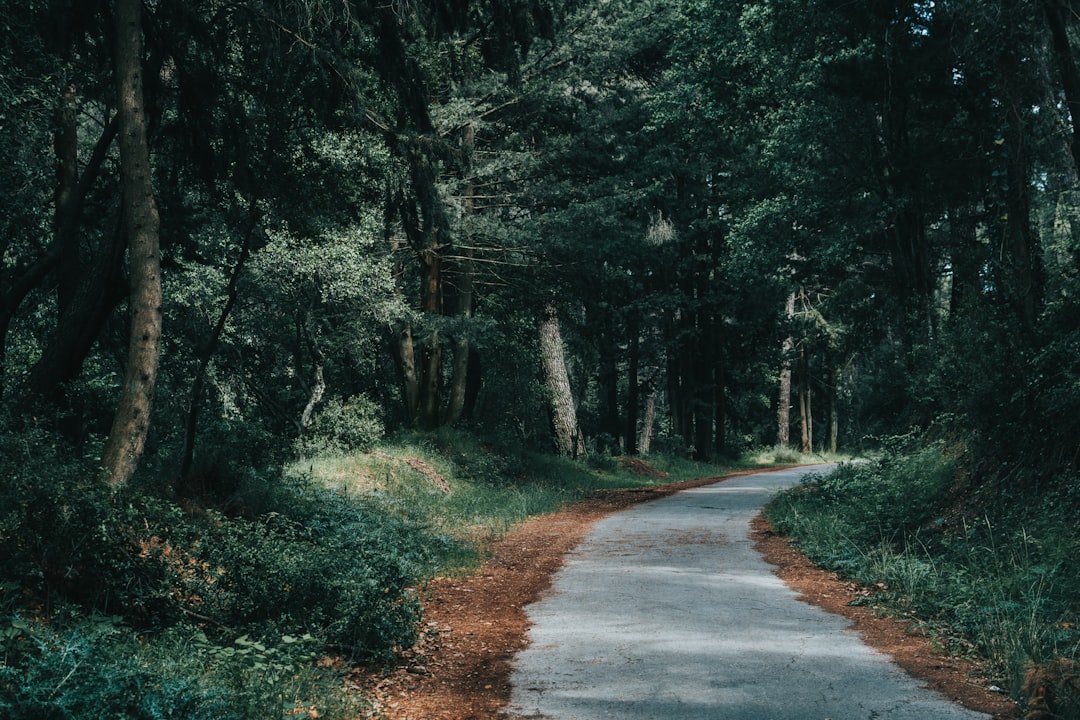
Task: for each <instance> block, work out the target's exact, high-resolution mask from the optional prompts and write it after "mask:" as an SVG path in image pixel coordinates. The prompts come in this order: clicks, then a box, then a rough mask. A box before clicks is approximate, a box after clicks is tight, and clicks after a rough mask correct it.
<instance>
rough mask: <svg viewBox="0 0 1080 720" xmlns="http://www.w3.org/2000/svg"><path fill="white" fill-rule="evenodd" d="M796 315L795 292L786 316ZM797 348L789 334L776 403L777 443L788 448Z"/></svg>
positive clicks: (783, 355)
mask: <svg viewBox="0 0 1080 720" xmlns="http://www.w3.org/2000/svg"><path fill="white" fill-rule="evenodd" d="M794 316H795V293H791V294H790V295H788V299H787V304H786V305H785V306H784V317H785V318H787V319H788V320H791V318H793V317H794ZM794 350H795V338H793V337H791V336H790V335H788V336H787V337H785V338H784V344H783V347H782V348H781V353H782V357H781V361H780V362H781V364H780V396H779V398H778V400H777V403H776V421H777V422H776V445H777V446H778V447H780V448H787V447H789V446H790V445H791V354H792V352H794Z"/></svg>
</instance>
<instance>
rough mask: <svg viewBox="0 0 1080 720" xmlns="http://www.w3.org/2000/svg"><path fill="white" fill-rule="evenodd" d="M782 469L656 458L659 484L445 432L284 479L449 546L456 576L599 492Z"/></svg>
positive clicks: (612, 466)
mask: <svg viewBox="0 0 1080 720" xmlns="http://www.w3.org/2000/svg"><path fill="white" fill-rule="evenodd" d="M776 464H778V463H777V462H776V461H775V460H774V458H773V457H772V456H771V455H770V454H767V453H766V454H760V455H755V456H753V457H748V458H743V459H734V460H731V461H729V462H727V463H725V464H723V465H719V466H718V465H714V464H706V463H700V462H695V461H692V460H688V459H684V458H671V457H661V456H656V457H651V458H649V459H648V465H649V467H651V468H653V469H655V470H656V471H658V473H659V474H663V477H655V476H649V475H642V474H638V473H635V472H633V471H631V470H629V469H626V468H624V467H623V466H622V465H621V464H620V463H619V462H618V461H617V460H616V459H615V458H610V457H604V458H595V459H592V460H590V461H586V462H575V461H572V460H568V459H564V458H558V457H554V456H551V455H544V454H538V453H528V452H521V451H505V450H500V449H497V448H494V447H492V446H490V445H487V444H485V443H483V442H482V441H481V440H479V439H477V438H475V437H473V436H470V435H467V434H464V433H456V432H450V431H443V432H440V433H438V434H433V435H422V434H407V435H402V436H399V437H398V438H397V439H395V440H394V441H391V442H389V443H385V444H383V445H382V446H381V447H379V448H378V449H376V450H374V451H372V452H368V453H356V454H347V455H321V456H318V457H314V458H305V459H302V460H299V461H297V462H296V463H294V464H292V465H291V466H290V467H289V468H288V470H287V472H288V473H289V474H291V475H293V476H306V477H309V478H310V479H311V480H312V481H313V482H314V483H315V484H317V485H319V486H322V487H325V488H328V489H332V490H334V491H336V492H338V493H341V494H345V495H348V496H350V497H353V498H355V499H356V501H357V502H360V503H361V504H363V505H364V506H365V507H368V508H371V509H372V510H374V511H376V512H379V513H385V514H387V515H390V516H392V517H394V518H397V519H399V520H401V521H404V522H405V523H407V524H408V525H410V526H413V527H415V528H422V529H423V530H424V531H425V532H427V533H430V534H432V535H433V536H436V537H440V538H442V539H444V541H445V542H443V543H442V544H441V546H440V548H441V550H440V552H441V556H440V557H439V558H438V561H437V563H436V565H435V567H433V568H432V572H433V573H437V574H453V573H461V572H467V571H469V570H470V569H471V568H473V567H475V566H476V564H477V562H478V561H479V560H481V559H482V557H483V552H484V548H485V547H487V546H488V545H489V544H490V543H491V542H492V541H494V540H496V539H497V538H499V537H501V536H503V535H504V534H505V533H506V532H508V531H509V530H510V528H512V527H513V526H514V525H515V524H517V523H520V522H522V521H524V520H527V519H528V518H530V517H533V516H536V515H542V514H546V513H550V512H554V511H556V510H558V509H559V508H560V507H562V506H563V505H565V504H567V503H570V502H574V501H575V500H581V499H583V498H585V497H587V496H588V495H589V494H591V493H593V492H596V491H600V490H617V489H627V488H640V487H651V486H657V485H663V484H667V483H672V482H678V481H680V480H688V479H694V478H700V477H708V476H710V475H721V474H724V473H725V472H729V471H731V470H737V469H745V468H754V467H769V466H772V465H776Z"/></svg>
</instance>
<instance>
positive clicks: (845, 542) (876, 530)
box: [770, 446, 953, 555]
mask: <svg viewBox="0 0 1080 720" xmlns="http://www.w3.org/2000/svg"><path fill="white" fill-rule="evenodd" d="M952 483H953V470H952V468H951V467H950V465H949V464H948V463H947V462H945V461H944V460H943V459H942V456H941V448H940V447H938V446H931V447H929V448H926V449H924V450H921V451H919V452H917V453H915V454H914V455H911V456H907V457H904V456H895V455H889V456H886V457H884V458H882V459H880V460H873V461H869V462H865V463H863V462H859V463H848V464H844V465H841V466H840V468H838V469H837V470H836V471H835V472H832V473H830V474H828V475H826V476H824V477H816V478H813V479H811V480H809V481H808V482H807V483H806V484H804V485H803V486H802V488H801V489H800V491H799V492H797V493H791V494H788V495H785V496H783V497H784V498H786V500H782V501H776V502H774V503H773V505H772V506H771V507H772V510H771V511H770V512H771V516H770V517H771V518H772V519H773V520H774V522H775V523H776V527H777V529H778V530H780V531H781V532H784V533H791V534H795V535H797V536H799V537H802V536H803V533H802V532H800V529H801V528H803V527H806V528H813V527H815V526H816V524H817V521H818V520H819V519H821V518H825V517H827V518H828V519H829V520H828V522H829V523H830V525H831V526H830V528H829V531H828V532H822V533H815V536H814V539H813V540H808V542H813V543H820V544H821V546H822V547H829V548H830V549H831V550H833V551H834V552H840V553H841V554H844V555H846V554H847V553H846V552H845V551H844V547H845V546H848V547H866V546H867V545H870V544H876V543H878V542H880V541H884V542H903V541H904V539H905V538H907V537H908V536H910V535H912V534H914V533H915V532H917V531H918V530H919V529H920V528H922V527H924V526H926V525H927V524H928V523H930V522H931V521H933V520H934V519H935V516H936V513H938V512H939V511H940V508H941V507H942V506H943V504H944V501H945V499H946V497H947V496H948V492H949V490H950V489H951V487H952ZM832 523H835V524H834V525H833V524H832Z"/></svg>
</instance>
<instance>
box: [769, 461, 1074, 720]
mask: <svg viewBox="0 0 1080 720" xmlns="http://www.w3.org/2000/svg"><path fill="white" fill-rule="evenodd" d="M959 476H960V473H958V472H957V468H956V467H955V466H954V464H953V463H952V462H951V461H949V460H948V459H946V457H945V456H944V455H943V453H942V449H941V447H939V446H932V447H929V448H925V449H923V450H920V451H918V452H915V453H914V454H911V455H908V456H902V455H897V454H890V455H886V456H885V457H883V458H882V459H880V460H876V461H872V462H867V463H860V464H847V465H843V466H841V467H840V468H839V469H838V470H837V471H836V472H834V473H832V474H830V475H827V476H824V477H812V478H808V479H807V481H806V482H804V483H803V484H802V485H800V486H799V487H797V488H793V489H792V490H790V491H788V492H786V493H783V494H781V495H779V496H778V497H776V498H775V499H774V500H773V501H772V502H771V503H770V505H769V506H768V508H767V509H766V514H767V516H768V517H769V520H770V522H771V523H772V524H773V526H774V527H775V528H776V529H777V531H779V532H781V533H783V534H787V535H790V536H792V537H793V538H795V539H796V541H797V543H798V545H799V546H800V548H801V549H802V550H803V551H804V552H806V554H807V555H808V556H809V557H810V558H811V559H813V560H814V561H816V562H819V563H821V564H823V565H825V566H826V567H829V568H831V569H833V570H836V571H838V572H839V573H841V574H842V575H843V576H845V577H847V578H849V579H853V580H855V581H858V582H860V583H862V584H863V585H864V586H865V587H867V588H870V589H872V590H874V593H873V594H872V596H871V597H870V598H869V599H868V600H867V601H866V602H868V603H871V604H873V605H874V606H875V607H878V608H887V611H888V612H892V613H895V614H898V615H901V616H904V617H907V618H909V619H910V620H911V622H912V623H914V624H918V625H921V626H922V627H923V628H924V629H925V630H926V631H927V632H929V633H930V635H931V637H933V638H935V640H936V642H938V643H939V644H940V645H941V647H942V648H943V649H946V650H949V651H951V652H954V653H958V654H968V655H972V656H977V657H981V658H986V659H989V660H990V662H991V667H992V669H993V672H995V673H996V674H997V678H996V682H997V683H998V684H999V685H1001V686H1003V687H1006V688H1007V689H1008V690H1009V691H1010V692H1011V693H1012V694H1013V695H1014V696H1015V697H1017V698H1018V699H1021V700H1022V701H1030V700H1031V699H1032V698H1031V697H1030V694H1031V693H1032V692H1033V691H1032V690H1031V689H1030V688H1025V675H1029V674H1030V673H1033V672H1038V671H1039V670H1040V669H1044V668H1051V667H1053V668H1065V669H1064V670H1063V671H1062V672H1060V673H1059V675H1060V678H1059V679H1058V680H1056V681H1055V684H1056V687H1055V688H1054V691H1053V692H1054V694H1055V695H1056V697H1055V701H1054V702H1055V704H1056V707H1055V712H1056V713H1057V714H1058V716H1060V717H1062V718H1072V719H1076V718H1080V697H1078V690H1080V674H1078V673H1077V668H1078V666H1077V664H1076V663H1077V662H1078V661H1080V631H1078V630H1077V622H1078V617H1077V615H1078V612H1080V606H1078V605H1077V601H1076V598H1077V597H1080V572H1078V567H1077V562H1076V557H1077V553H1078V551H1080V533H1078V531H1077V522H1076V521H1077V517H1076V513H1077V510H1076V508H1077V505H1076V503H1075V500H1076V498H1075V497H1074V498H1069V497H1066V496H1067V495H1068V493H1069V492H1075V491H1069V490H1066V489H1065V488H1070V487H1073V488H1074V487H1075V486H1076V482H1071V483H1069V482H1065V483H1059V484H1058V488H1059V490H1058V491H1057V492H1056V493H1051V494H1047V495H1044V496H1043V497H1042V498H1041V499H1040V500H1038V501H1035V502H1034V504H1032V502H1024V501H1023V498H1024V497H1025V495H1023V494H1022V493H1010V492H1009V489H1008V488H1004V489H1001V490H999V493H1000V497H998V498H996V499H995V501H994V502H985V501H984V502H983V504H982V506H981V507H980V511H979V512H978V513H977V514H976V513H974V512H973V510H972V507H971V505H970V503H968V504H964V503H965V501H966V500H967V498H965V497H964V495H963V494H962V488H961V487H960V486H959V485H958V483H957V480H958V477H959ZM957 508H960V509H957Z"/></svg>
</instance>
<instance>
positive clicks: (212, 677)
mask: <svg viewBox="0 0 1080 720" xmlns="http://www.w3.org/2000/svg"><path fill="white" fill-rule="evenodd" d="M9 617H10V622H11V624H12V627H15V628H17V629H18V635H16V636H15V637H13V638H9V639H8V640H7V641H6V643H5V644H4V645H3V647H2V649H3V657H2V659H0V714H2V715H3V717H5V718H10V719H11V720H38V719H39V718H42V719H45V720H52V719H53V718H56V719H58V720H59V719H60V718H86V719H87V720H95V719H98V718H100V719H101V720H106V719H108V720H112V719H113V718H117V717H122V718H131V719H132V720H168V719H174V718H175V719H176V720H181V719H183V720H188V719H192V720H250V718H282V719H284V718H288V717H294V716H296V715H297V714H307V713H308V712H310V711H312V710H314V711H316V712H318V716H319V717H325V718H335V719H341V720H343V719H344V718H353V717H356V716H357V714H358V713H360V712H361V711H362V707H361V706H360V704H359V702H358V701H357V700H355V699H350V698H348V697H346V696H345V695H344V694H343V693H342V691H341V687H342V682H343V678H342V676H341V674H340V673H339V672H337V671H334V670H327V669H324V668H316V667H315V665H314V664H313V662H312V661H313V659H314V655H313V653H312V641H311V639H310V638H294V637H291V636H283V637H281V638H280V639H279V640H278V641H277V642H276V643H270V642H259V641H254V640H251V639H249V638H246V637H239V638H236V639H234V641H233V642H232V643H228V644H224V645H217V644H215V643H213V642H211V641H209V640H208V639H207V638H206V635H205V634H204V633H203V632H202V631H199V630H196V629H193V628H190V627H176V628H173V629H170V630H167V631H164V632H159V633H155V634H136V633H135V632H134V631H133V630H132V629H131V628H129V627H127V626H125V625H124V624H123V623H121V622H119V621H118V619H117V618H111V617H103V616H98V617H89V618H84V619H71V620H66V621H62V620H60V619H58V618H54V621H53V622H52V623H49V624H44V623H40V622H29V621H26V620H23V619H22V618H21V617H19V616H17V615H16V616H9Z"/></svg>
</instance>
